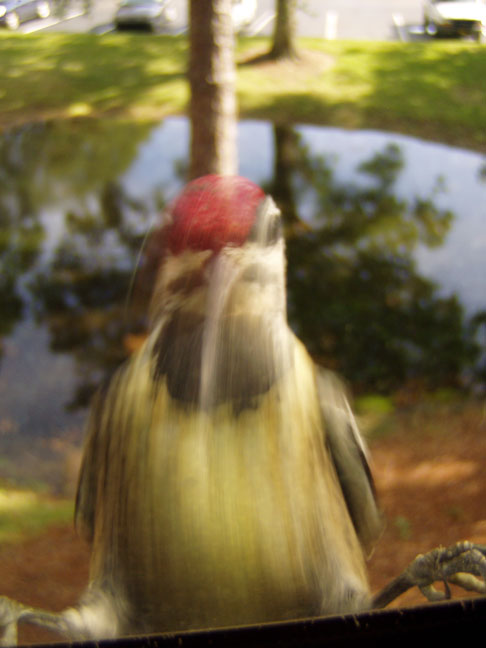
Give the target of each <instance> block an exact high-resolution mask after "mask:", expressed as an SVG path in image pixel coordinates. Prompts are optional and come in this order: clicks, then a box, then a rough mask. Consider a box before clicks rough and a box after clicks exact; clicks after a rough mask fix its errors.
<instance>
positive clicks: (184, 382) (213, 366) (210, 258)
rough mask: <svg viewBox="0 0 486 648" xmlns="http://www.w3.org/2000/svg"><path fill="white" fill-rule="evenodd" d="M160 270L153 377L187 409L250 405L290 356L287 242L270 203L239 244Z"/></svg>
mask: <svg viewBox="0 0 486 648" xmlns="http://www.w3.org/2000/svg"><path fill="white" fill-rule="evenodd" d="M186 261H187V262H186ZM165 270H166V281H165V289H164V293H165V294H161V298H163V300H164V303H165V305H166V308H165V310H162V311H161V316H160V321H159V326H158V327H157V328H158V331H157V333H156V335H157V339H156V341H155V343H154V346H153V357H154V365H153V366H154V369H153V371H154V378H155V380H156V381H160V380H164V379H165V380H166V385H167V389H168V391H169V393H170V395H171V396H172V398H174V399H176V400H178V401H180V402H181V403H184V404H192V405H198V406H199V407H204V408H207V407H212V406H216V405H219V404H221V403H223V402H231V403H232V404H233V407H234V408H235V409H236V410H237V411H241V410H243V409H245V408H248V407H253V406H255V398H256V397H258V396H259V395H261V394H264V393H265V392H267V391H268V390H269V389H270V388H271V386H272V385H273V384H274V382H275V381H276V380H277V378H278V376H280V375H281V374H282V371H284V370H285V368H286V367H287V366H288V357H289V354H288V348H287V347H288V327H287V322H286V304H285V257H284V240H283V236H282V227H281V219H280V212H279V210H278V209H277V207H276V206H275V203H274V202H273V200H272V199H271V198H266V199H264V200H263V201H262V203H261V204H260V206H259V208H258V214H257V217H256V220H255V224H254V227H253V228H252V230H251V232H250V235H249V237H248V238H247V240H246V241H245V243H244V244H243V245H241V246H232V245H228V246H227V247H225V248H223V249H222V250H221V251H220V252H218V253H210V252H196V253H194V254H192V255H190V256H188V257H187V259H185V258H184V257H183V256H182V255H177V256H175V257H174V258H169V259H167V267H166V269H165ZM207 385H209V387H208V386H207ZM202 401H203V402H202Z"/></svg>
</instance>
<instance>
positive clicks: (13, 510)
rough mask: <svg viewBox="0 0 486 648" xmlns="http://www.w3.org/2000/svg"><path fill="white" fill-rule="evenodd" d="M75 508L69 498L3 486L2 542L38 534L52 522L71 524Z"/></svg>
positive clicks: (0, 503)
mask: <svg viewBox="0 0 486 648" xmlns="http://www.w3.org/2000/svg"><path fill="white" fill-rule="evenodd" d="M73 510H74V504H73V502H72V501H70V500H65V499H56V498H54V497H51V496H50V495H48V494H46V493H43V492H39V493H37V492H34V491H31V490H20V489H16V488H12V487H10V486H8V487H5V486H1V485H0V545H1V544H3V543H4V542H16V541H18V540H22V539H23V538H26V537H29V536H32V535H36V534H37V533H39V532H40V531H42V529H44V528H45V527H46V526H49V525H51V524H68V523H72V522H73Z"/></svg>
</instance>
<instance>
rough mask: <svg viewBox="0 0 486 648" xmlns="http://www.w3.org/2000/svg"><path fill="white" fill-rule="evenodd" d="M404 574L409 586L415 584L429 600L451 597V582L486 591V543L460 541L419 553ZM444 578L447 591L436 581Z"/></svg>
mask: <svg viewBox="0 0 486 648" xmlns="http://www.w3.org/2000/svg"><path fill="white" fill-rule="evenodd" d="M405 576H406V579H407V580H408V582H409V583H410V587H413V586H414V585H416V586H417V587H418V588H419V589H420V591H421V592H422V594H423V595H424V596H425V597H426V598H427V599H428V600H429V601H442V600H445V599H449V598H450V588H449V583H454V584H456V585H459V586H461V587H462V588H463V589H466V590H468V591H473V592H478V593H480V594H486V545H476V544H473V543H472V542H468V541H464V542H458V543H456V544H454V545H451V546H450V547H438V548H436V549H433V550H432V551H429V552H428V553H426V554H420V555H418V556H417V557H416V558H415V560H414V561H413V562H412V563H411V564H410V565H409V566H408V568H407V569H406V571H405ZM436 581H442V582H443V583H444V588H445V589H444V591H443V592H441V591H439V590H437V589H436V588H435V587H434V585H433V583H434V582H436Z"/></svg>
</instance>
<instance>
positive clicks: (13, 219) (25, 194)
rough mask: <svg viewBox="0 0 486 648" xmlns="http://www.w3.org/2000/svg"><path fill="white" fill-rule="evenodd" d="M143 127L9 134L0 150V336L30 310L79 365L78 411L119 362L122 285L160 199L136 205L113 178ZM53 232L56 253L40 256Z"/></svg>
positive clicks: (77, 125) (63, 127) (101, 125)
mask: <svg viewBox="0 0 486 648" xmlns="http://www.w3.org/2000/svg"><path fill="white" fill-rule="evenodd" d="M151 128H152V126H151V125H150V124H130V125H127V124H125V123H123V122H116V121H110V122H97V121H94V120H93V121H72V122H69V123H66V122H61V123H59V124H57V123H50V124H36V125H31V126H27V127H25V128H22V129H19V130H17V131H12V132H11V133H9V134H7V135H6V136H5V137H4V138H3V139H2V142H1V145H0V161H1V170H0V181H1V187H0V206H1V207H4V208H2V212H1V215H0V218H1V219H2V221H1V225H2V230H1V231H2V234H1V238H0V264H1V269H2V274H1V276H0V305H1V306H2V318H1V327H2V328H1V330H0V333H6V332H10V330H11V329H12V328H13V325H14V323H15V322H16V321H17V320H18V319H19V318H20V317H21V315H22V312H23V311H24V310H26V309H29V308H32V309H33V311H34V313H35V316H36V318H37V320H38V321H39V322H42V323H44V324H47V326H48V329H49V334H50V339H51V348H52V349H53V350H54V351H68V352H71V353H72V355H73V357H74V358H75V359H76V361H77V370H78V373H79V388H78V392H77V393H76V394H75V395H74V397H73V399H72V403H71V405H72V406H73V407H75V406H77V405H84V404H85V403H86V402H87V399H88V397H89V394H90V393H91V391H92V388H93V386H94V385H96V384H97V383H98V380H99V378H100V376H102V375H104V372H105V369H108V370H109V369H110V368H112V367H113V366H116V365H118V364H119V361H120V359H121V358H122V357H124V356H125V355H126V352H124V350H123V344H122V341H121V340H122V330H123V327H124V325H125V323H126V321H125V320H126V318H125V319H124V317H123V309H124V304H125V302H126V297H127V291H128V285H129V282H130V277H131V274H132V272H133V268H134V266H135V260H136V256H137V254H138V250H139V248H140V244H141V240H142V238H143V236H144V235H145V233H146V230H147V228H148V220H149V218H151V216H152V213H151V211H153V209H154V208H156V207H157V206H158V202H160V201H161V200H162V197H161V196H155V197H153V196H151V197H150V200H147V201H144V204H141V203H140V202H139V201H137V200H134V199H133V198H131V197H130V196H128V195H126V193H125V192H124V190H123V188H122V186H121V183H120V181H119V180H118V178H119V177H120V176H121V174H122V173H123V172H124V171H125V170H126V169H127V168H128V167H129V165H130V163H131V162H132V160H133V159H134V157H135V154H136V149H137V147H138V145H139V142H140V141H143V140H144V139H145V138H146V137H147V134H148V132H149V131H150V129H151ZM5 207H8V208H9V209H7V208H5ZM63 211H64V217H61V218H60V219H59V221H56V214H57V213H58V212H60V214H58V215H62V213H63ZM54 223H55V224H54ZM55 230H56V236H57V235H59V231H60V232H61V236H60V242H59V243H58V245H57V247H56V248H55V249H54V250H53V251H52V252H51V253H49V252H46V249H47V248H49V245H47V247H46V249H43V250H42V252H43V253H42V254H39V252H40V249H41V242H42V240H43V239H44V238H45V237H46V234H48V233H49V236H52V235H53V233H54V231H55ZM49 236H48V237H47V238H49ZM39 257H40V258H39ZM34 261H35V263H34ZM27 270H29V274H28V276H27V278H26V272H27ZM7 305H8V306H9V309H8V310H7V308H6V307H7Z"/></svg>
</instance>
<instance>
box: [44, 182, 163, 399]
mask: <svg viewBox="0 0 486 648" xmlns="http://www.w3.org/2000/svg"><path fill="white" fill-rule="evenodd" d="M150 217H151V214H149V213H147V211H146V208H145V206H144V205H142V204H141V203H137V202H136V201H134V200H133V199H130V198H129V196H127V195H126V194H125V193H124V191H123V189H122V188H121V186H120V185H118V184H116V183H108V184H107V185H106V186H105V187H104V188H103V191H102V193H101V195H100V202H99V209H98V210H97V211H84V212H82V211H77V212H75V211H71V212H70V213H67V214H66V217H65V225H66V234H65V237H64V239H63V240H62V242H61V244H60V245H59V247H58V248H57V250H56V253H55V256H54V259H53V262H52V265H51V266H50V267H49V269H48V271H47V272H46V273H45V274H43V275H39V276H38V277H37V279H36V282H35V285H33V286H32V289H33V290H32V292H33V294H35V295H36V314H37V316H38V317H39V318H42V319H43V320H44V321H45V322H47V324H48V327H49V331H50V336H51V348H52V350H53V351H56V352H70V353H71V354H72V355H73V356H74V357H75V358H76V361H77V362H76V364H77V368H78V373H79V383H78V389H77V392H76V394H74V397H73V399H72V401H71V403H70V406H71V407H72V408H76V407H79V406H84V405H86V404H87V402H88V401H89V398H90V396H91V394H92V392H93V391H94V389H95V388H96V387H97V386H98V385H99V383H100V381H101V380H102V379H103V378H104V377H105V376H106V374H107V373H109V372H111V371H113V370H114V369H115V368H116V367H117V366H118V365H119V364H120V363H121V362H122V361H123V360H124V359H125V358H126V356H127V354H128V348H127V344H126V335H127V333H128V332H129V331H130V330H133V329H136V327H137V324H138V323H137V322H136V321H134V320H133V317H134V314H133V313H131V312H129V309H128V306H127V304H128V301H127V300H128V295H129V292H130V285H131V281H132V275H133V272H134V268H135V267H136V265H137V256H138V254H139V250H140V248H141V246H142V244H143V238H144V236H145V231H146V230H147V229H148V227H149V220H150Z"/></svg>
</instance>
